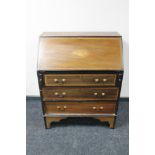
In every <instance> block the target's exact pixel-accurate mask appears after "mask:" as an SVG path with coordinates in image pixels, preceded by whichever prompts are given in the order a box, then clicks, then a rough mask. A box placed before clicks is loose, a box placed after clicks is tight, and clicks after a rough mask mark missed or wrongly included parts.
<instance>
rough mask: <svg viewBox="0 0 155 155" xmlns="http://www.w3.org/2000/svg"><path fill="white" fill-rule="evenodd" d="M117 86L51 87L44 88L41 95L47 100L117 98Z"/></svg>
mask: <svg viewBox="0 0 155 155" xmlns="http://www.w3.org/2000/svg"><path fill="white" fill-rule="evenodd" d="M118 90H119V89H118V88H116V87H111V88H99V87H98V88H87V87H78V88H73V87H52V88H44V89H43V90H42V96H43V100H44V101H48V100H117V97H118Z"/></svg>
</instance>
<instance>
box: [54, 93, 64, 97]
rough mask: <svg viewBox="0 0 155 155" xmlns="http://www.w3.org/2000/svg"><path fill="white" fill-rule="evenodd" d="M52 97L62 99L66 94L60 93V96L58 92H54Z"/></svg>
mask: <svg viewBox="0 0 155 155" xmlns="http://www.w3.org/2000/svg"><path fill="white" fill-rule="evenodd" d="M54 95H55V96H58V97H64V96H66V92H62V94H59V93H58V92H55V93H54Z"/></svg>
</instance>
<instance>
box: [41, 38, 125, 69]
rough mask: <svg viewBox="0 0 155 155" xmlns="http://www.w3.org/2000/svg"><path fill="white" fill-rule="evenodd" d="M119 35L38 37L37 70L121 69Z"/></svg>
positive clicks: (120, 41) (120, 42)
mask: <svg viewBox="0 0 155 155" xmlns="http://www.w3.org/2000/svg"><path fill="white" fill-rule="evenodd" d="M122 69H123V65H122V40H121V37H100V38H97V37H96V38H95V37H93V38H92V37H88V38H82V37H81V38H80V37H79V38H76V37H69V38H63V37H58V38H52V37H41V38H40V44H39V57H38V70H53V71H54V70H58V71H59V70H61V71H62V70H122Z"/></svg>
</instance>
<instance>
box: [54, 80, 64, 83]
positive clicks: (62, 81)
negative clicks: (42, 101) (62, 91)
mask: <svg viewBox="0 0 155 155" xmlns="http://www.w3.org/2000/svg"><path fill="white" fill-rule="evenodd" d="M54 82H55V83H59V84H63V83H65V82H66V79H62V80H61V81H59V80H58V79H54Z"/></svg>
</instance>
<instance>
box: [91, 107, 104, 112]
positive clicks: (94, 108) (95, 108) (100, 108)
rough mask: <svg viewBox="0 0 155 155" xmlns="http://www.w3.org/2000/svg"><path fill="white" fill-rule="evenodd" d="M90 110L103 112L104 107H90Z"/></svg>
mask: <svg viewBox="0 0 155 155" xmlns="http://www.w3.org/2000/svg"><path fill="white" fill-rule="evenodd" d="M92 109H93V110H97V111H99V110H103V109H104V107H102V106H101V107H99V108H97V107H92Z"/></svg>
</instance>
